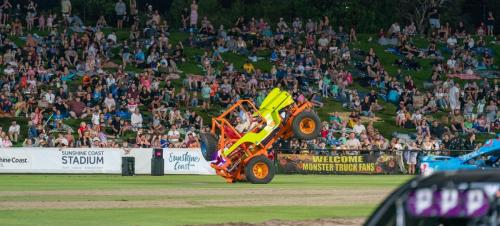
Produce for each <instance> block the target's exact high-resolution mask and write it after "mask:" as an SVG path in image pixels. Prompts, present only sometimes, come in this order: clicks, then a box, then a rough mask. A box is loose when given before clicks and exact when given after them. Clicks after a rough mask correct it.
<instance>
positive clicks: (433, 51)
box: [0, 0, 500, 162]
mask: <svg viewBox="0 0 500 226" xmlns="http://www.w3.org/2000/svg"><path fill="white" fill-rule="evenodd" d="M0 9H2V13H0V15H1V16H0V18H1V21H0V22H1V23H0V24H1V30H0V31H1V37H0V38H1V40H0V41H1V43H0V52H1V53H2V57H1V63H2V65H4V69H3V74H4V76H2V77H1V79H0V87H2V90H1V95H0V106H1V112H2V114H3V115H4V116H15V117H21V118H26V119H27V121H28V122H27V123H28V128H27V131H22V130H21V129H20V126H19V124H17V123H16V122H12V125H11V126H10V127H9V129H8V131H7V132H1V133H0V139H1V142H0V146H2V147H10V146H12V145H17V144H20V143H22V145H24V146H43V147H50V146H57V147H198V146H199V140H198V134H199V133H201V132H203V131H206V130H207V129H208V128H207V126H208V122H204V121H203V119H202V117H201V116H200V115H198V114H197V113H196V112H200V111H210V112H212V113H213V112H214V110H213V109H224V108H226V107H227V106H229V105H231V104H232V103H234V102H235V101H237V100H239V99H242V98H246V99H252V100H254V101H255V103H256V104H257V105H259V104H260V103H261V102H262V101H263V99H264V98H265V96H266V93H267V91H269V90H270V89H271V88H273V87H280V88H283V89H286V90H289V91H290V93H291V94H292V95H293V98H294V99H295V100H296V101H297V102H302V101H305V100H309V101H311V102H312V103H313V104H314V105H315V107H317V109H321V108H322V107H323V106H324V105H325V104H327V102H332V101H335V102H339V103H341V104H342V106H343V108H346V109H349V110H348V113H347V115H341V113H342V112H341V110H342V109H336V110H337V112H330V116H329V118H328V119H324V121H323V122H322V129H321V136H320V137H318V138H317V139H314V140H311V141H307V142H306V141H299V140H290V141H287V142H283V143H280V147H279V148H281V149H284V150H287V151H293V152H301V151H304V150H307V151H310V150H313V151H315V150H318V152H323V151H324V150H350V152H352V153H359V152H363V151H370V150H415V151H416V150H443V149H474V148H475V147H476V146H477V143H476V142H475V134H478V133H492V132H494V131H495V130H497V129H499V126H500V123H499V121H498V119H499V118H498V116H497V114H498V112H499V111H498V109H497V104H498V101H499V95H500V91H499V87H498V84H497V83H498V81H497V79H491V78H487V77H484V78H481V79H479V81H478V82H477V81H475V80H467V81H465V82H457V81H458V80H460V79H452V78H451V77H447V76H449V75H454V74H458V75H465V76H464V77H461V78H467V75H471V76H472V75H476V74H477V73H478V71H480V70H483V71H485V70H486V71H491V72H494V70H496V69H498V68H496V67H495V66H496V65H498V64H497V63H496V59H494V57H493V52H492V50H491V49H490V48H488V47H487V46H488V45H489V43H487V42H486V40H487V36H489V35H494V30H493V22H494V20H495V18H493V14H491V13H490V14H489V17H488V21H486V25H484V24H481V25H480V26H479V27H478V28H477V29H475V30H474V31H472V30H467V29H464V28H463V23H461V22H460V23H457V26H452V25H450V24H449V23H446V24H445V25H444V26H441V25H440V23H439V22H440V21H439V15H437V17H436V15H434V14H433V17H432V18H431V20H430V21H429V22H430V24H431V30H430V31H429V35H428V36H425V37H424V38H425V39H426V42H425V43H428V46H427V47H424V48H417V47H416V46H415V43H414V39H416V38H417V34H418V33H419V31H417V30H416V27H415V25H414V24H413V23H409V24H408V25H407V26H405V27H404V29H401V28H400V25H399V23H394V24H393V25H391V27H390V28H389V29H388V30H387V32H386V31H384V29H381V31H380V33H379V40H378V42H379V44H382V45H386V44H391V45H390V48H388V49H387V51H388V52H390V53H393V54H395V55H396V56H397V58H398V60H397V61H396V62H394V64H395V65H396V66H397V67H399V68H400V69H399V70H398V72H397V73H396V74H389V72H388V71H386V70H385V69H384V66H387V65H383V64H382V62H381V59H380V57H379V56H378V55H377V54H376V52H375V50H374V49H373V48H370V49H362V50H360V49H354V48H353V47H352V46H353V44H355V43H358V42H359V40H358V39H359V37H358V36H357V33H356V29H355V27H349V28H345V27H343V26H338V25H334V24H332V23H331V22H330V20H329V18H328V17H326V16H325V17H323V18H321V19H320V20H318V21H316V20H314V19H308V18H307V19H304V18H299V17H297V18H294V19H293V20H291V21H287V20H286V19H284V18H280V19H279V21H278V22H277V23H275V24H272V23H271V22H269V21H267V20H266V18H243V17H239V18H237V19H236V21H235V22H234V24H231V25H229V26H227V25H226V26H223V25H220V26H216V25H213V24H212V23H211V21H210V18H209V17H208V16H204V15H202V16H201V17H200V16H199V15H198V10H199V9H198V5H197V3H196V1H193V2H192V4H191V5H190V9H188V8H186V9H184V10H183V12H182V14H181V15H179V17H181V21H182V24H181V25H179V26H180V27H181V28H182V31H181V32H185V33H186V34H187V38H186V39H185V40H183V41H180V42H172V41H171V40H170V32H172V31H173V30H174V29H171V28H170V27H169V25H168V23H167V21H165V20H164V18H163V17H162V16H161V15H160V13H159V12H158V10H157V9H154V8H153V7H152V6H151V5H148V6H147V7H146V8H145V11H144V12H141V13H144V15H145V17H146V18H145V20H141V19H140V17H139V16H138V13H139V9H138V7H137V3H136V1H135V0H131V1H129V2H123V0H118V1H117V3H116V7H115V8H114V11H115V13H116V17H115V18H106V17H105V16H101V17H100V18H99V19H98V20H97V23H96V25H95V26H84V24H83V22H82V20H81V19H80V18H79V17H78V16H77V15H74V14H72V7H71V1H70V0H62V1H61V14H57V13H49V14H46V13H44V12H38V11H37V4H36V3H35V2H34V1H30V3H29V4H28V5H27V6H26V7H24V6H22V7H21V6H19V5H18V6H16V7H13V6H12V5H11V4H10V3H9V1H8V0H4V3H3V4H2V5H0ZM199 17H200V18H201V20H200V19H199ZM23 19H24V20H23ZM108 20H110V21H111V20H114V21H116V27H118V28H119V29H122V28H124V29H125V30H126V31H127V33H128V37H125V38H122V37H118V34H117V33H116V32H114V31H111V32H108V31H109V29H108V27H109V26H110V24H108V22H107V21H108ZM34 31H38V32H40V33H44V34H45V33H46V34H47V35H38V34H36V33H35V32H34ZM12 35H14V36H16V35H17V36H19V37H21V39H22V40H23V45H20V46H18V45H17V44H16V42H14V41H13V40H11V38H12V37H13V36H12ZM418 38H421V36H418ZM370 40H371V38H370ZM376 45H378V44H376ZM185 48H195V49H201V50H203V53H202V54H195V55H194V56H193V55H188V54H186V53H185ZM228 52H229V53H233V54H236V55H238V56H239V57H244V58H245V59H246V62H245V63H244V64H243V66H242V67H241V68H239V67H236V66H235V64H234V62H231V60H230V59H226V58H225V57H224V56H226V55H227V54H224V53H228ZM418 59H429V60H430V61H431V62H432V73H431V74H429V75H427V74H426V75H424V76H425V77H426V78H428V79H425V81H422V79H419V78H416V77H413V76H410V75H409V74H405V72H406V71H408V70H417V71H418V70H421V68H422V67H423V66H424V65H420V64H419V62H420V61H419V60H418ZM188 61H190V62H191V61H194V62H196V64H197V66H198V67H200V69H201V70H202V71H203V73H202V74H189V73H184V72H183V71H181V70H180V69H179V67H178V65H180V64H183V63H185V62H188ZM261 62H270V63H271V64H272V67H271V69H270V70H269V71H263V70H262V69H261V68H259V67H258V66H256V65H259V64H260V63H261ZM426 62H427V61H426ZM413 74H414V73H413ZM355 80H356V83H357V84H356V85H361V86H364V88H362V89H359V88H356V87H357V86H354V85H353V83H354V82H355ZM417 83H423V84H422V86H420V85H418V84H417ZM417 85H418V86H417ZM417 87H420V88H417ZM364 90H369V91H368V92H366V91H364ZM386 102H388V103H392V104H394V105H395V106H396V111H394V112H391V113H393V117H392V119H393V121H394V122H391V121H390V120H389V121H385V122H382V123H387V124H388V123H394V124H395V125H394V126H397V127H402V128H406V129H414V130H415V131H416V132H415V133H409V134H403V133H394V134H393V136H392V137H384V136H383V133H381V131H379V129H383V128H384V126H378V127H377V128H379V129H377V128H375V126H374V122H376V120H377V118H378V119H380V118H379V117H377V116H378V114H379V112H381V111H385V109H384V105H385V104H386ZM216 113H217V111H216ZM436 115H441V116H443V117H441V118H437V117H430V116H436ZM367 119H368V120H367ZM75 122H76V123H77V124H79V126H78V127H76V126H75ZM378 123H380V122H378ZM71 125H73V126H71ZM392 127H393V125H391V126H389V128H392ZM21 134H23V135H24V134H25V136H22V135H21ZM384 134H387V133H384ZM19 137H26V139H25V140H24V141H23V140H19ZM405 156H406V157H405V159H406V160H407V162H412V161H413V160H412V159H413V156H414V154H413V151H409V152H407V154H405Z"/></svg>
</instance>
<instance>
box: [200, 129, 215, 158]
mask: <svg viewBox="0 0 500 226" xmlns="http://www.w3.org/2000/svg"><path fill="white" fill-rule="evenodd" d="M200 147H201V153H202V154H203V158H205V160H207V161H212V160H214V159H215V158H216V157H217V156H216V155H217V139H216V138H215V136H214V135H213V134H211V133H201V134H200Z"/></svg>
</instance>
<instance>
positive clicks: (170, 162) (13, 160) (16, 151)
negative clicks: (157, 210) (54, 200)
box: [0, 148, 215, 174]
mask: <svg viewBox="0 0 500 226" xmlns="http://www.w3.org/2000/svg"><path fill="white" fill-rule="evenodd" d="M163 152H164V153H163V157H164V159H165V174H215V171H214V170H213V169H212V168H211V167H210V163H209V162H207V161H205V159H204V158H203V156H202V154H201V150H200V149H196V148H194V149H189V148H186V149H170V148H169V149H164V150H163ZM152 153H153V149H151V148H132V149H119V148H93V149H91V148H65V149H62V148H61V149H60V148H3V149H0V173H83V174H84V173H106V174H121V170H122V167H121V164H122V157H134V158H135V173H136V174H151V157H152Z"/></svg>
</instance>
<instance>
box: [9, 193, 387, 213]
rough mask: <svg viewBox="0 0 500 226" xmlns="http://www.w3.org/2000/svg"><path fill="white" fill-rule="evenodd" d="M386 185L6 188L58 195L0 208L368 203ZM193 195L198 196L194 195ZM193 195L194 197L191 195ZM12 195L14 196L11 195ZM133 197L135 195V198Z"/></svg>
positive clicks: (24, 194)
mask: <svg viewBox="0 0 500 226" xmlns="http://www.w3.org/2000/svg"><path fill="white" fill-rule="evenodd" d="M389 192H390V189H373V188H370V189H365V188H360V189H335V190H331V189H329V190H327V189H310V190H295V189H267V188H264V189H257V190H247V189H227V190H226V189H224V190H221V189H183V190H177V189H176V190H171V189H149V190H107V191H96V190H77V191H75V190H72V191H8V192H0V197H12V196H23V197H26V196H46V195H47V196H48V195H57V196H61V198H60V200H55V201H54V200H46V201H44V200H43V199H42V200H37V201H8V200H5V201H0V210H6V209H10V210H18V209H40V208H43V209H88V208H146V207H148V208H159V207H177V208H190V207H207V206H213V207H227V206H287V205H297V204H300V205H301V206H344V205H345V206H347V205H352V204H353V203H357V204H362V203H366V204H370V203H377V202H379V201H381V200H382V198H383V197H385V196H386V195H387V194H388V193H389ZM152 195H154V196H168V198H167V199H165V198H163V199H162V198H160V199H159V200H150V199H151V198H150V199H149V200H130V201H129V200H127V196H152ZM64 196H93V197H95V196H116V197H117V199H116V200H111V201H109V200H108V201H99V200H90V201H69V200H64ZM196 196H201V197H199V198H196ZM193 197H194V198H193ZM14 198H15V197H14ZM136 199H137V198H136Z"/></svg>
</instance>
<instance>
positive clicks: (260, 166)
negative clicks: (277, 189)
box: [252, 162, 269, 179]
mask: <svg viewBox="0 0 500 226" xmlns="http://www.w3.org/2000/svg"><path fill="white" fill-rule="evenodd" d="M252 171H253V174H254V175H255V177H256V178H258V179H264V178H265V177H266V176H267V175H268V174H269V167H268V166H267V165H266V164H265V163H263V162H258V163H256V164H255V165H254V166H253V169H252Z"/></svg>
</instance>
